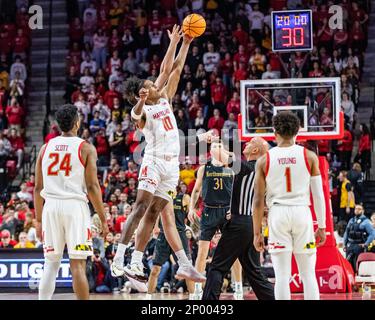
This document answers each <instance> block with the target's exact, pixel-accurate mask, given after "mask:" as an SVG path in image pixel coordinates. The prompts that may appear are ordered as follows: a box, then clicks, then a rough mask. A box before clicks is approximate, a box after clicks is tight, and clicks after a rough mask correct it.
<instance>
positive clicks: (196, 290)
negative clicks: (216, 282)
mask: <svg viewBox="0 0 375 320" xmlns="http://www.w3.org/2000/svg"><path fill="white" fill-rule="evenodd" d="M200 292H202V283H200V282H196V283H194V293H200Z"/></svg>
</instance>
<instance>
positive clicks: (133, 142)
mask: <svg viewBox="0 0 375 320" xmlns="http://www.w3.org/2000/svg"><path fill="white" fill-rule="evenodd" d="M140 141H141V139H140V136H139V132H138V131H136V130H135V127H134V124H133V123H131V125H130V131H129V133H128V134H127V135H126V144H127V145H128V147H129V153H130V154H131V155H132V154H133V153H134V152H135V149H136V148H137V147H138V145H139V142H140Z"/></svg>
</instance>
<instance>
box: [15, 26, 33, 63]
mask: <svg viewBox="0 0 375 320" xmlns="http://www.w3.org/2000/svg"><path fill="white" fill-rule="evenodd" d="M29 46H30V43H29V39H27V37H26V36H25V35H24V33H23V30H22V29H18V30H17V36H16V37H15V38H14V48H13V57H15V56H16V55H18V56H20V57H21V58H22V59H25V58H26V53H27V51H28V49H29Z"/></svg>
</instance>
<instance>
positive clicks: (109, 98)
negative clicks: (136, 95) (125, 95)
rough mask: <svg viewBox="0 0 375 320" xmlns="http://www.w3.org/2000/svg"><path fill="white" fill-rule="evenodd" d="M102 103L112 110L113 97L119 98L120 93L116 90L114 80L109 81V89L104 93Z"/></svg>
mask: <svg viewBox="0 0 375 320" xmlns="http://www.w3.org/2000/svg"><path fill="white" fill-rule="evenodd" d="M103 98H104V104H106V105H107V106H108V108H109V109H110V110H111V111H112V110H113V106H114V100H115V98H118V99H120V94H119V93H118V92H117V91H116V84H115V82H111V83H110V85H109V90H108V91H107V92H106V93H105V94H104V97H103Z"/></svg>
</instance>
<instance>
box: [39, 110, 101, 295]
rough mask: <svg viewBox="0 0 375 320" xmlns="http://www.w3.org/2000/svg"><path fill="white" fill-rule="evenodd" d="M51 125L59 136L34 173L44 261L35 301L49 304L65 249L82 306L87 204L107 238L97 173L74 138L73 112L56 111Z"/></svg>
mask: <svg viewBox="0 0 375 320" xmlns="http://www.w3.org/2000/svg"><path fill="white" fill-rule="evenodd" d="M56 121H57V123H58V125H59V127H60V129H61V131H62V135H61V136H60V137H57V138H54V139H52V140H50V141H49V142H48V143H47V144H46V145H44V146H43V147H42V148H41V150H40V153H39V156H38V159H37V163H36V172H35V189H34V203H35V214H36V219H37V222H38V224H37V234H38V237H39V238H41V239H42V240H43V250H44V257H45V263H44V270H43V275H42V278H41V280H40V284H39V299H40V300H49V299H51V298H52V295H53V292H54V291H55V285H56V276H57V273H58V271H59V268H60V262H61V258H62V255H63V251H64V247H65V244H66V245H67V248H68V254H69V259H70V270H71V272H72V278H73V290H74V292H75V294H76V295H77V298H78V299H82V300H83V299H85V300H86V299H88V298H89V286H88V282H87V277H86V259H87V257H89V256H91V255H92V240H91V232H90V228H91V221H90V210H89V207H88V204H87V202H88V200H87V198H89V199H90V201H91V203H92V204H93V206H94V208H95V210H96V212H97V213H98V215H99V217H100V220H101V223H102V236H103V238H105V237H106V235H107V233H108V226H107V222H106V217H105V214H104V207H103V203H102V194H101V190H100V186H99V182H98V177H97V170H96V161H97V154H96V149H95V148H94V147H93V146H92V145H90V144H88V143H85V141H84V140H82V139H80V138H78V137H77V131H78V129H79V127H80V120H79V116H78V111H77V108H76V107H75V106H72V105H64V106H62V107H60V108H59V110H58V111H57V113H56Z"/></svg>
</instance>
